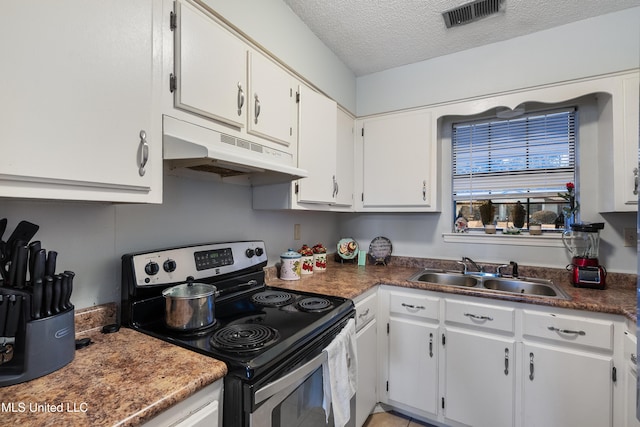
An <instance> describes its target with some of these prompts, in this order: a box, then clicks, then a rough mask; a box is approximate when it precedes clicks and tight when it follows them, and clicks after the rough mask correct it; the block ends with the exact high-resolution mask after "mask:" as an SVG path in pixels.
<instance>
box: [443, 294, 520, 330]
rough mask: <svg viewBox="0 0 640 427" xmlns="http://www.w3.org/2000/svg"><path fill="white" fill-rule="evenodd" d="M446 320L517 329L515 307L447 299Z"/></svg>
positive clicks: (472, 324) (493, 327)
mask: <svg viewBox="0 0 640 427" xmlns="http://www.w3.org/2000/svg"><path fill="white" fill-rule="evenodd" d="M444 307H445V309H444V310H445V321H446V322H447V323H459V324H461V325H467V326H475V327H479V328H483V329H492V330H496V331H502V332H510V333H513V331H514V329H515V309H513V308H505V307H497V306H493V305H487V304H476V303H470V302H462V301H451V300H445V306H444Z"/></svg>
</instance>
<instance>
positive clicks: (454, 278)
mask: <svg viewBox="0 0 640 427" xmlns="http://www.w3.org/2000/svg"><path fill="white" fill-rule="evenodd" d="M414 281H417V282H429V283H437V284H439V285H450V286H466V287H470V288H472V287H474V286H477V285H478V279H476V278H475V277H472V276H467V275H463V274H455V273H437V272H435V271H429V272H426V273H421V274H420V275H419V276H418V277H416V278H415V279H414Z"/></svg>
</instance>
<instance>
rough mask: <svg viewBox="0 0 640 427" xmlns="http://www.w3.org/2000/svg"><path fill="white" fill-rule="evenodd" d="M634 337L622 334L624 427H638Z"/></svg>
mask: <svg viewBox="0 0 640 427" xmlns="http://www.w3.org/2000/svg"><path fill="white" fill-rule="evenodd" d="M637 351H638V347H637V341H636V336H635V335H634V334H633V333H631V332H630V331H625V333H624V357H623V366H624V367H625V371H626V373H625V394H624V395H625V399H624V427H640V421H638V417H637V416H636V406H637V404H638V384H637V381H638V374H637V369H638V356H637Z"/></svg>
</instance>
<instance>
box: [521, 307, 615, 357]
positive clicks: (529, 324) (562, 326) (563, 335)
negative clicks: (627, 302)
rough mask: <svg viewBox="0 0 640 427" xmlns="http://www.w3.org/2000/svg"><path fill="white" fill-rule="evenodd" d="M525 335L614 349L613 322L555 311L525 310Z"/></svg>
mask: <svg viewBox="0 0 640 427" xmlns="http://www.w3.org/2000/svg"><path fill="white" fill-rule="evenodd" d="M522 316H523V330H522V332H523V335H524V336H529V337H537V338H544V339H547V340H552V341H559V342H562V343H565V344H576V345H583V346H588V347H596V348H601V349H605V350H610V351H611V350H613V322H611V321H607V320H597V319H585V318H582V317H573V316H565V315H560V314H555V313H540V312H535V311H529V310H524V311H523V314H522Z"/></svg>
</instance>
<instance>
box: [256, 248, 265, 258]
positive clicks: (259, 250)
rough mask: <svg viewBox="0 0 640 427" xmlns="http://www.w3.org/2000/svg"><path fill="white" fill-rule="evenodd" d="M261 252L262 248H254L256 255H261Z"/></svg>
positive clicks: (262, 251)
mask: <svg viewBox="0 0 640 427" xmlns="http://www.w3.org/2000/svg"><path fill="white" fill-rule="evenodd" d="M263 253H264V249H262V248H256V256H262V254H263Z"/></svg>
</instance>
